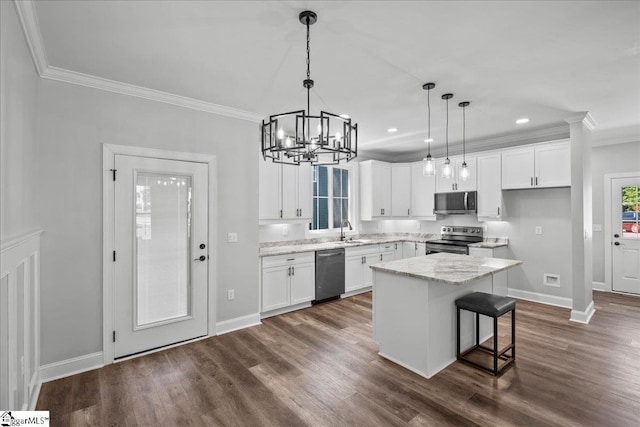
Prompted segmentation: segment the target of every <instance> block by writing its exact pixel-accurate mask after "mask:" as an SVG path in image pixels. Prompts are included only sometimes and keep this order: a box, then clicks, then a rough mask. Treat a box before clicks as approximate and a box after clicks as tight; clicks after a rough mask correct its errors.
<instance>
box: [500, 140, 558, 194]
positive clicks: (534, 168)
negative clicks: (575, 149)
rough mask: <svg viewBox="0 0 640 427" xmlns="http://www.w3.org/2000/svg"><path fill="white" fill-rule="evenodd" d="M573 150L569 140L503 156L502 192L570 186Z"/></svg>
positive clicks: (510, 152)
mask: <svg viewBox="0 0 640 427" xmlns="http://www.w3.org/2000/svg"><path fill="white" fill-rule="evenodd" d="M570 185H571V151H570V146H569V142H568V141H561V142H554V143H547V144H541V145H535V146H528V147H521V148H513V149H509V150H505V151H503V153H502V189H503V190H514V189H520V188H545V187H568V186H570Z"/></svg>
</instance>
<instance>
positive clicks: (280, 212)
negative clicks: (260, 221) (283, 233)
mask: <svg viewBox="0 0 640 427" xmlns="http://www.w3.org/2000/svg"><path fill="white" fill-rule="evenodd" d="M280 218H282V209H280Z"/></svg>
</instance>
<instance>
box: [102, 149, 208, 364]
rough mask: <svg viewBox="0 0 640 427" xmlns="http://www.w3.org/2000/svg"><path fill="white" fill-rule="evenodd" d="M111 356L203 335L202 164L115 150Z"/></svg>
mask: <svg viewBox="0 0 640 427" xmlns="http://www.w3.org/2000/svg"><path fill="white" fill-rule="evenodd" d="M115 169H116V170H117V180H116V182H115V195H114V201H115V235H114V240H115V253H114V259H115V270H114V274H115V280H114V282H115V285H114V302H115V304H114V319H115V321H114V325H115V331H114V356H115V357H116V358H118V357H123V356H127V355H131V354H135V353H139V352H142V351H146V350H150V349H154V348H157V347H162V346H166V345H170V344H173V343H177V342H180V341H185V340H188V339H192V338H196V337H200V336H203V335H206V334H207V314H208V313H207V310H208V302H207V301H208V296H207V289H208V279H207V277H208V265H209V262H208V253H209V247H208V245H209V242H208V239H207V236H208V193H209V189H208V165H206V164H204V163H195V162H186V161H177V160H161V159H154V158H146V157H135V156H125V155H116V156H115Z"/></svg>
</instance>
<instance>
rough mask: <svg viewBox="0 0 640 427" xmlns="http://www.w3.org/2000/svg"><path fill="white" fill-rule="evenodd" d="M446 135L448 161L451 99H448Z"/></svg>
mask: <svg viewBox="0 0 640 427" xmlns="http://www.w3.org/2000/svg"><path fill="white" fill-rule="evenodd" d="M445 135H446V140H447V159H449V98H447V128H446V133H445Z"/></svg>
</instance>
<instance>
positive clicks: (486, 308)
mask: <svg viewBox="0 0 640 427" xmlns="http://www.w3.org/2000/svg"><path fill="white" fill-rule="evenodd" d="M456 307H458V308H461V309H463V310H468V311H473V312H475V313H480V314H483V315H485V316H489V317H500V316H502V315H503V314H505V313H507V312H509V311H512V310H514V309H515V308H516V300H514V299H513V298H509V297H501V296H499V295H493V294H487V293H485V292H474V293H472V294H469V295H465V296H463V297H461V298H458V299H457V300H456Z"/></svg>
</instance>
